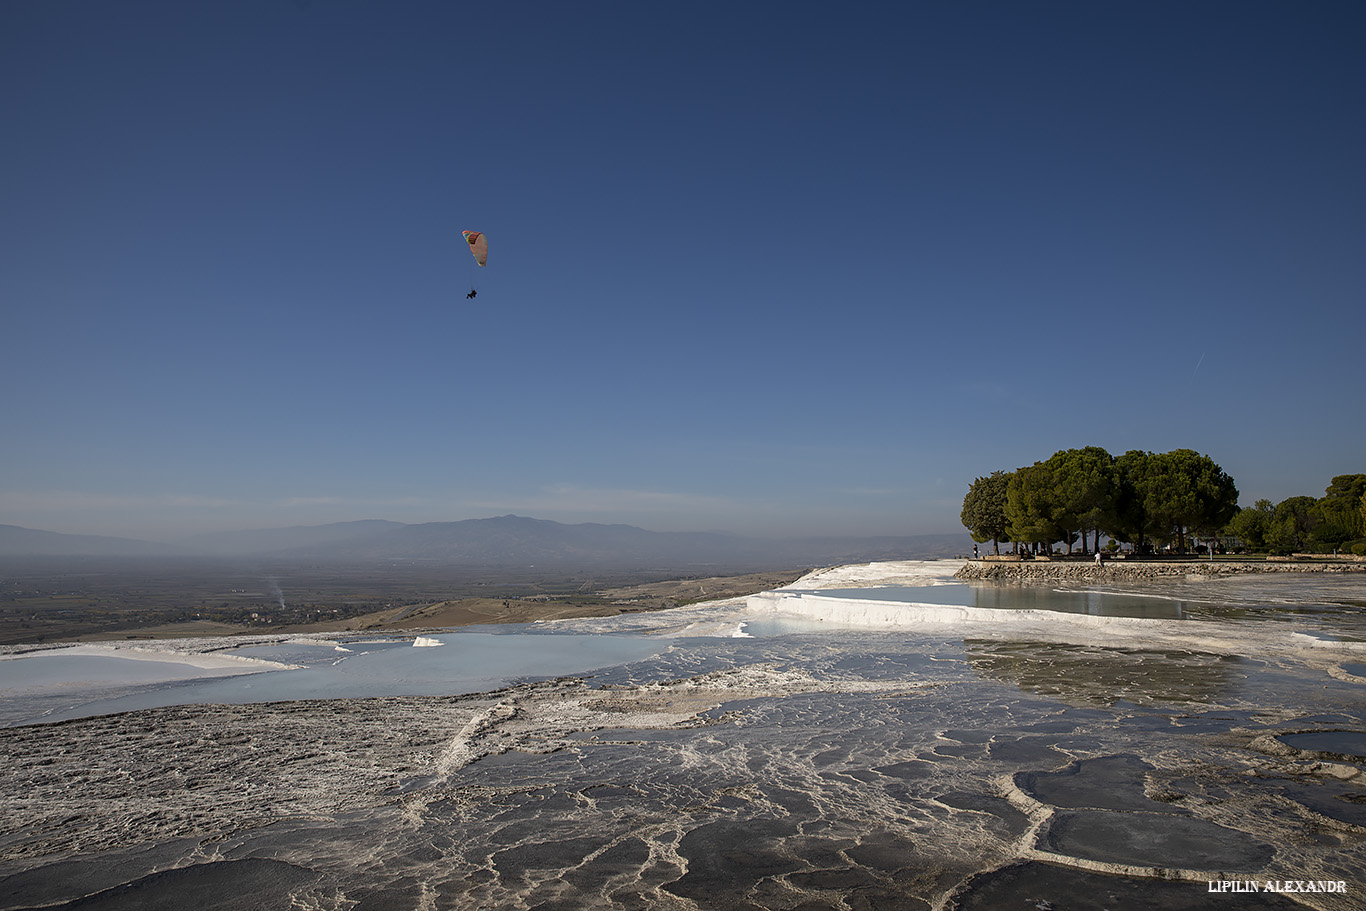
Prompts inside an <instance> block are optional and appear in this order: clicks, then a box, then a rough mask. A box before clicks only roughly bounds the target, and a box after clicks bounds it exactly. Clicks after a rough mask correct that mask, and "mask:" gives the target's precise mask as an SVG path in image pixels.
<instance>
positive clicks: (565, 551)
mask: <svg viewBox="0 0 1366 911" xmlns="http://www.w3.org/2000/svg"><path fill="white" fill-rule="evenodd" d="M971 549H972V540H971V538H969V537H968V535H967V533H966V532H964V533H962V534H951V535H912V536H906V537H868V538H858V537H819V538H751V537H741V536H735V535H726V534H717V533H711V532H655V531H646V530H645V529H643V528H636V527H634V526H631V525H599V524H595V523H585V524H580V525H565V524H562V523H560V522H551V521H548V520H545V519H531V518H526V517H523V516H499V517H496V518H490V519H467V520H465V521H462V522H428V523H424V524H419V525H407V524H404V523H401V522H386V521H383V520H378V519H374V520H366V521H361V522H340V523H335V524H331V525H304V526H296V527H294V528H275V529H262V530H257V531H235V532H220V533H214V534H204V535H196V536H192V537H189V538H186V539H184V540H183V541H182V542H180V543H179V544H178V545H169V544H157V543H153V542H149V541H137V540H133V539H129V538H113V537H103V536H99V535H63V534H56V533H54V532H46V531H37V530H34V529H29V528H20V527H18V526H15V525H0V556H48V557H55V556H71V557H75V556H99V557H148V556H167V557H170V556H214V557H250V558H253V559H279V560H311V561H320V562H334V561H335V562H347V563H356V564H368V563H391V562H396V561H397V562H402V561H413V562H422V563H429V564H436V565H450V566H464V567H475V566H489V567H495V566H503V567H510V566H532V565H535V566H541V567H565V568H573V567H595V568H596V567H611V568H618V569H628V568H632V569H647V568H648V569H674V568H677V569H685V568H690V567H696V566H699V565H705V566H709V567H712V568H735V569H741V568H780V567H781V568H787V567H799V566H827V565H834V564H839V563H859V562H867V561H872V560H915V559H934V558H939V557H953V556H959V555H962V554H965V553H967V552H969V551H971Z"/></svg>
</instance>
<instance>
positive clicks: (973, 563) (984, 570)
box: [953, 560, 1366, 582]
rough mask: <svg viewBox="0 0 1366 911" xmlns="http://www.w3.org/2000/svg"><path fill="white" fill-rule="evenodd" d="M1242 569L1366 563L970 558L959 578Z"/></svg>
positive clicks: (1088, 577)
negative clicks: (1053, 560)
mask: <svg viewBox="0 0 1366 911" xmlns="http://www.w3.org/2000/svg"><path fill="white" fill-rule="evenodd" d="M1240 573H1366V564H1363V563H1357V562H1348V561H1345V560H1344V561H1340V562H1334V561H1328V560H1315V561H1313V562H1304V563H1263V562H1261V561H1249V562H1246V563H1226V562H1222V561H1219V560H1215V561H1210V560H1188V561H1187V560H1181V561H1167V560H1162V561H1156V560H1155V561H1152V562H1149V561H1145V560H1134V561H1126V560H1106V561H1105V565H1104V566H1103V567H1102V566H1097V565H1096V564H1095V563H1092V562H1085V563H1083V562H1068V563H1055V562H1052V561H1045V560H1026V561H1024V562H1011V563H1004V562H1001V563H998V562H995V561H992V562H986V561H983V560H969V561H968V562H967V563H964V564H963V566H962V568H960V569H959V570H958V572H956V573H954V574H953V575H954V578H957V579H966V580H973V579H994V580H999V581H1005V582H1010V581H1015V582H1052V581H1060V580H1072V581H1088V582H1113V581H1131V580H1142V579H1162V578H1172V577H1178V578H1179V577H1182V576H1232V575H1238V574H1240Z"/></svg>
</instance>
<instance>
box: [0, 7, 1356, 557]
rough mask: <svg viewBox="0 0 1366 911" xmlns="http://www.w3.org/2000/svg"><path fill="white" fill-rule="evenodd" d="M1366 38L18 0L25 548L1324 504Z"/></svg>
mask: <svg viewBox="0 0 1366 911" xmlns="http://www.w3.org/2000/svg"><path fill="white" fill-rule="evenodd" d="M1363 39H1366V7H1364V6H1362V5H1360V4H1358V3H1332V2H1321V3H1313V4H1299V3H1289V2H1284V3H1266V2H1255V0H1254V2H1242V0H1240V2H1201V3H1186V2H1180V3H1177V2H1145V3H1093V2H1077V3H1054V2H1040V3H1029V4H1023V3H1014V2H964V3H938V4H921V3H907V4H885V3H875V4H860V3H851V4H845V5H843V6H839V7H838V8H837V7H834V6H832V5H830V4H829V3H805V2H784V3H758V2H755V3H734V2H729V3H711V2H700V3H690V4H663V3H639V2H630V3H626V2H622V3H615V2H614V3H575V4H569V3H559V2H555V3H549V2H545V3H538V2H528V3H489V4H457V3H446V2H440V3H436V2H433V3H427V2H410V3H381V2H347V0H339V2H321V0H318V2H303V0H300V2H294V3H289V2H282V0H269V2H266V0H234V2H204V3H184V2H180V0H169V2H145V0H125V2H120V3H91V2H66V0H10V2H7V3H5V4H3V5H0V106H2V108H0V110H3V117H4V124H5V136H6V139H5V142H4V146H3V154H0V162H2V164H0V316H2V317H3V322H2V323H0V325H2V326H3V331H2V332H0V337H2V338H3V351H4V356H3V358H0V420H3V424H4V428H5V430H4V437H3V439H4V442H3V446H0V523H8V524H17V525H26V526H29V527H36V528H45V529H49V530H53V531H63V532H79V533H98V534H124V535H129V536H134V537H146V538H170V537H174V536H178V535H181V534H186V533H191V532H194V531H200V530H219V529H232V528H255V527H274V526H285V525H294V524H318V523H323V522H331V521H343V520H349V519H361V518H387V519H393V520H396V521H405V522H422V521H446V520H458V519H467V518H480V517H484V516H490V515H499V514H504V513H509V512H514V513H518V514H522V515H532V516H536V517H539V518H548V519H556V520H559V521H563V522H587V521H592V522H627V523H630V524H634V525H640V526H642V527H645V528H650V529H654V530H661V531H664V530H722V531H731V532H738V533H748V534H771V533H779V534H806V533H839V534H869V535H872V534H919V533H938V532H955V531H960V530H961V526H960V525H959V522H958V512H959V509H960V507H961V504H962V497H963V494H964V493H965V491H966V490H967V486H968V484H969V483H970V482H971V481H972V479H973V478H974V477H976V476H978V475H984V474H988V473H990V472H991V471H992V470H994V469H998V468H1002V469H1014V468H1017V467H1019V466H1021V465H1026V464H1030V463H1032V462H1034V461H1035V460H1038V459H1043V458H1047V457H1048V456H1049V455H1051V454H1052V453H1053V452H1055V451H1057V450H1059V449H1064V448H1069V447H1075V446H1087V445H1099V446H1103V447H1105V448H1106V449H1108V450H1109V451H1111V452H1112V453H1115V454H1119V453H1122V452H1124V451H1126V450H1129V449H1146V450H1150V451H1166V450H1170V449H1174V448H1181V447H1185V448H1191V449H1196V450H1198V451H1200V452H1203V453H1206V454H1207V455H1209V456H1210V457H1211V458H1213V459H1214V460H1215V461H1216V462H1218V463H1219V464H1220V465H1222V466H1223V467H1224V468H1225V470H1227V471H1228V472H1229V473H1230V474H1231V475H1232V476H1233V477H1234V479H1235V480H1236V481H1237V483H1238V487H1239V489H1240V491H1241V492H1242V501H1243V503H1244V504H1245V505H1246V504H1250V503H1251V502H1252V501H1253V500H1255V499H1258V498H1262V497H1266V498H1270V499H1272V500H1280V499H1283V498H1285V497H1287V496H1292V495H1298V494H1309V495H1320V494H1321V493H1322V491H1323V488H1324V487H1325V486H1326V485H1327V484H1328V482H1329V480H1330V478H1331V477H1332V476H1333V475H1337V474H1344V473H1355V472H1360V471H1366V420H1363V419H1362V416H1361V412H1360V399H1361V392H1362V368H1361V365H1362V363H1363V355H1362V342H1363V331H1362V327H1363V317H1362V312H1363V310H1362V305H1363V299H1362V290H1363V288H1366V168H1363V166H1362V162H1364V161H1366V118H1363V117H1362V111H1363V108H1364V107H1366V105H1364V104H1363V102H1364V101H1366V55H1363V54H1362V53H1361V48H1362V46H1363V43H1364V41H1363ZM464 228H470V229H477V230H481V231H483V232H485V233H486V234H487V235H488V237H489V245H490V254H489V261H488V266H487V267H486V268H485V269H483V270H480V271H478V272H477V274H476V267H475V266H473V265H472V262H473V261H472V258H471V257H470V256H469V254H468V252H467V251H466V250H465V248H464V246H463V243H462V240H461V236H460V231H461V229H464ZM472 282H473V283H476V284H477V286H478V289H479V296H478V298H477V300H476V301H467V300H466V299H465V292H466V291H468V290H469V287H470V285H471V283H472Z"/></svg>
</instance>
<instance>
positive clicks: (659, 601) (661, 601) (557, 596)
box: [0, 557, 810, 646]
mask: <svg viewBox="0 0 1366 911" xmlns="http://www.w3.org/2000/svg"><path fill="white" fill-rule="evenodd" d="M809 569H810V567H797V568H791V569H787V568H778V569H774V570H771V571H764V572H738V571H727V568H725V567H713V566H701V567H695V568H693V567H685V568H678V567H661V568H659V569H637V568H630V569H602V568H593V569H573V568H568V567H534V566H518V567H512V566H488V567H481V568H469V567H448V566H441V565H433V564H426V563H422V562H419V561H412V562H403V563H389V564H374V565H346V564H334V563H301V562H283V561H279V562H272V561H265V560H257V561H244V560H240V559H205V558H169V559H168V558H156V559H151V558H145V559H144V558H72V557H29V558H14V557H8V558H4V559H0V646H20V645H26V644H42V643H52V642H76V641H87V642H89V641H109V640H128V639H144V638H158V639H160V638H187V637H198V636H217V635H222V636H231V635H240V634H247V633H252V634H259V633H310V632H347V631H357V632H359V631H384V630H415V629H440V628H446V627H457V626H468V625H473V624H484V623H530V622H535V621H538V620H549V619H562V618H566V617H607V616H614V615H616V614H621V613H629V612H635V611H647V610H662V609H666V608H670V607H677V606H680V605H684V604H690V603H693V602H697V601H707V600H714V599H719V598H728V597H737V596H742V595H747V594H753V593H755V592H760V591H766V590H769V589H773V588H776V587H778V586H781V585H784V584H787V583H788V582H791V581H793V580H795V579H797V578H799V577H800V576H801V575H803V574H804V573H805V572H807V571H808V570H809Z"/></svg>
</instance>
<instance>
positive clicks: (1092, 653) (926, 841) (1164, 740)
mask: <svg viewBox="0 0 1366 911" xmlns="http://www.w3.org/2000/svg"><path fill="white" fill-rule="evenodd" d="M679 616H682V615H679ZM708 616H709V615H708V614H707V612H706V611H705V610H701V609H699V610H698V611H695V612H694V613H693V614H690V615H688V618H687V619H688V622H689V623H696V622H700V621H701V620H703V619H707V618H708ZM641 622H646V621H641ZM653 622H660V621H653ZM570 628H572V629H575V630H577V631H580V632H582V631H586V630H589V629H591V628H594V626H593V623H590V622H587V621H584V622H582V623H578V624H576V625H571V627H570ZM599 628H601V626H600V625H599ZM675 632H677V631H675ZM1283 632H1284V631H1283V630H1278V631H1277V633H1276V635H1275V636H1270V635H1263V636H1262V638H1257V637H1258V635H1261V634H1258V633H1256V631H1255V630H1249V631H1248V632H1247V634H1246V636H1244V637H1243V638H1241V639H1239V640H1238V641H1240V642H1241V643H1242V645H1241V646H1240V647H1238V648H1232V647H1230V648H1225V649H1223V650H1222V651H1219V650H1214V651H1211V650H1208V649H1209V645H1208V642H1209V639H1208V638H1204V639H1201V640H1200V641H1201V642H1202V643H1203V644H1204V645H1205V647H1204V648H1196V647H1191V648H1189V649H1180V648H1176V647H1174V646H1173V645H1172V643H1171V641H1170V639H1164V640H1163V641H1162V642H1161V644H1160V645H1159V646H1158V647H1155V648H1147V649H1145V648H1140V647H1137V646H1136V645H1135V644H1134V643H1133V642H1132V641H1131V640H1126V641H1124V642H1123V643H1110V642H1107V641H1105V639H1104V638H1097V637H1096V636H1095V635H1093V633H1092V632H1087V633H1085V634H1075V635H1074V634H1070V633H1067V632H1061V633H1058V634H1057V635H1053V636H1049V637H1045V638H1042V639H1040V638H1029V637H1028V636H1026V635H1024V634H1023V633H1022V632H1021V631H1020V630H1014V631H1003V632H1001V633H1000V634H996V633H990V632H988V633H984V632H983V631H982V630H981V629H980V628H974V629H973V630H972V631H971V635H965V631H964V630H963V629H958V628H953V627H951V626H945V627H942V628H935V629H925V630H917V631H915V632H914V633H908V632H907V631H906V630H897V631H895V632H886V631H879V630H857V629H840V630H828V631H824V632H819V633H800V634H793V635H783V636H772V637H769V638H755V639H743V638H722V637H716V636H709V637H703V636H695V635H691V634H688V635H682V636H676V637H675V638H673V639H671V641H670V644H669V645H668V647H666V648H664V649H663V650H662V652H661V653H660V654H659V655H657V656H656V657H653V658H651V659H649V660H646V661H641V662H636V663H634V664H630V665H626V666H623V667H619V668H616V669H613V670H610V671H606V672H599V673H597V674H594V675H591V676H583V677H574V678H563V679H555V680H539V681H529V682H525V683H521V684H518V685H515V686H511V687H507V688H505V689H501V690H497V691H494V692H487V693H478V694H470V695H460V696H420V697H385V698H374V699H345V700H314V701H300V702H289V703H271V704H264V705H234V706H216V705H193V706H179V707H170V708H154V709H145V710H141V711H135V712H129V713H126V714H121V715H109V716H104V717H95V718H85V719H79V720H73V721H65V722H60V723H52V724H38V725H26V726H20V727H11V728H5V729H0V763H3V765H2V766H0V767H2V768H3V769H4V773H3V774H4V776H5V780H4V796H3V798H0V805H2V807H3V813H0V909H21V908H22V909H27V908H63V909H65V908H70V909H75V908H82V909H115V908H118V909H123V908H185V907H197V908H204V909H219V908H272V907H278V908H291V907H292V908H313V909H343V908H345V909H360V911H370V909H400V908H402V909H426V908H476V907H477V908H545V909H551V908H622V909H634V908H641V909H643V908H678V909H684V908H708V909H710V908H718V909H760V908H762V909H806V911H814V909H858V908H869V909H871V908H895V909H900V908H907V909H910V908H927V909H928V908H945V909H954V908H957V909H978V908H1009V907H1024V908H1057V909H1061V908H1068V909H1075V908H1109V909H1138V908H1145V909H1146V908H1167V909H1186V908H1206V907H1231V906H1234V905H1235V904H1236V906H1237V907H1239V908H1255V909H1261V908H1267V909H1272V908H1276V909H1280V908H1302V907H1311V908H1323V909H1347V908H1360V907H1363V905H1364V904H1366V875H1364V874H1363V872H1362V871H1363V870H1366V815H1364V814H1363V813H1362V809H1363V807H1364V806H1366V759H1363V758H1362V756H1360V755H1359V754H1357V753H1353V752H1352V750H1356V749H1358V748H1359V746H1360V744H1361V737H1362V732H1363V731H1366V717H1363V706H1366V689H1364V688H1363V684H1362V683H1361V682H1359V678H1357V677H1355V676H1354V675H1352V674H1344V673H1340V671H1341V666H1342V664H1343V663H1344V661H1345V659H1344V656H1343V655H1342V654H1339V653H1338V652H1337V651H1334V650H1332V649H1328V650H1325V649H1322V648H1313V649H1305V648H1302V647H1300V646H1299V645H1293V646H1291V645H1281V644H1279V643H1280V642H1281V641H1282V639H1283V635H1282V634H1283ZM1349 657H1352V656H1349ZM1354 658H1355V660H1358V661H1359V659H1360V654H1356V655H1355V656H1354ZM1335 671H1339V673H1335ZM1219 881H1243V882H1248V881H1251V882H1257V883H1268V882H1297V883H1301V884H1309V885H1313V886H1315V888H1313V889H1307V888H1306V889H1305V890H1303V891H1294V892H1287V891H1282V892H1274V893H1272V892H1257V893H1252V894H1238V895H1236V896H1230V895H1220V894H1214V893H1212V892H1211V891H1210V888H1211V885H1210V884H1211V883H1212V882H1219ZM1339 884H1341V885H1340V887H1339Z"/></svg>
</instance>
